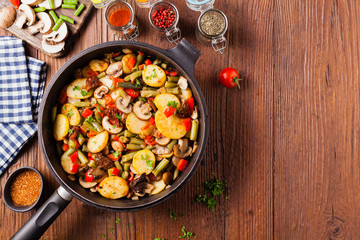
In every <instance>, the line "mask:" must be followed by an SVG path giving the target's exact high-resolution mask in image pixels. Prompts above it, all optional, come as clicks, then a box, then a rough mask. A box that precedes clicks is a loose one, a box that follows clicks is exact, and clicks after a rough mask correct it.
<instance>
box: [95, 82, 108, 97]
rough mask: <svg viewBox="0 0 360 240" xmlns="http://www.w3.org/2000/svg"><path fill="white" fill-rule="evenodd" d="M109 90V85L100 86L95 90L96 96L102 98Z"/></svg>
mask: <svg viewBox="0 0 360 240" xmlns="http://www.w3.org/2000/svg"><path fill="white" fill-rule="evenodd" d="M108 92H109V88H108V87H107V86H104V85H102V86H100V87H98V88H97V89H95V91H94V97H95V98H97V99H101V98H103V97H105V94H107V93H108Z"/></svg>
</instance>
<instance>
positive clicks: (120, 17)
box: [109, 9, 131, 27]
mask: <svg viewBox="0 0 360 240" xmlns="http://www.w3.org/2000/svg"><path fill="white" fill-rule="evenodd" d="M130 18H131V12H130V10H129V9H117V10H115V11H114V12H112V13H111V14H110V17H109V22H110V23H111V24H112V25H114V26H116V27H122V26H125V25H126V24H127V23H128V22H129V21H130Z"/></svg>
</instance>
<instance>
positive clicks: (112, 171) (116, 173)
mask: <svg viewBox="0 0 360 240" xmlns="http://www.w3.org/2000/svg"><path fill="white" fill-rule="evenodd" d="M111 173H112V174H114V175H115V176H119V173H120V170H119V169H117V168H116V167H114V168H113V169H112V170H111Z"/></svg>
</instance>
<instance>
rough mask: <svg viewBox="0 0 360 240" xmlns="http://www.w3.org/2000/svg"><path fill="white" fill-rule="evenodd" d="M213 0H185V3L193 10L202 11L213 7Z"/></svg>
mask: <svg viewBox="0 0 360 240" xmlns="http://www.w3.org/2000/svg"><path fill="white" fill-rule="evenodd" d="M214 3H215V0H186V5H187V6H188V7H189V8H190V9H191V10H194V11H203V10H206V9H209V8H213V7H214Z"/></svg>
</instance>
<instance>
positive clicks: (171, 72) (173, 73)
mask: <svg viewBox="0 0 360 240" xmlns="http://www.w3.org/2000/svg"><path fill="white" fill-rule="evenodd" d="M169 75H170V76H172V77H176V76H177V75H178V74H177V72H175V71H170V72H169Z"/></svg>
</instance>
